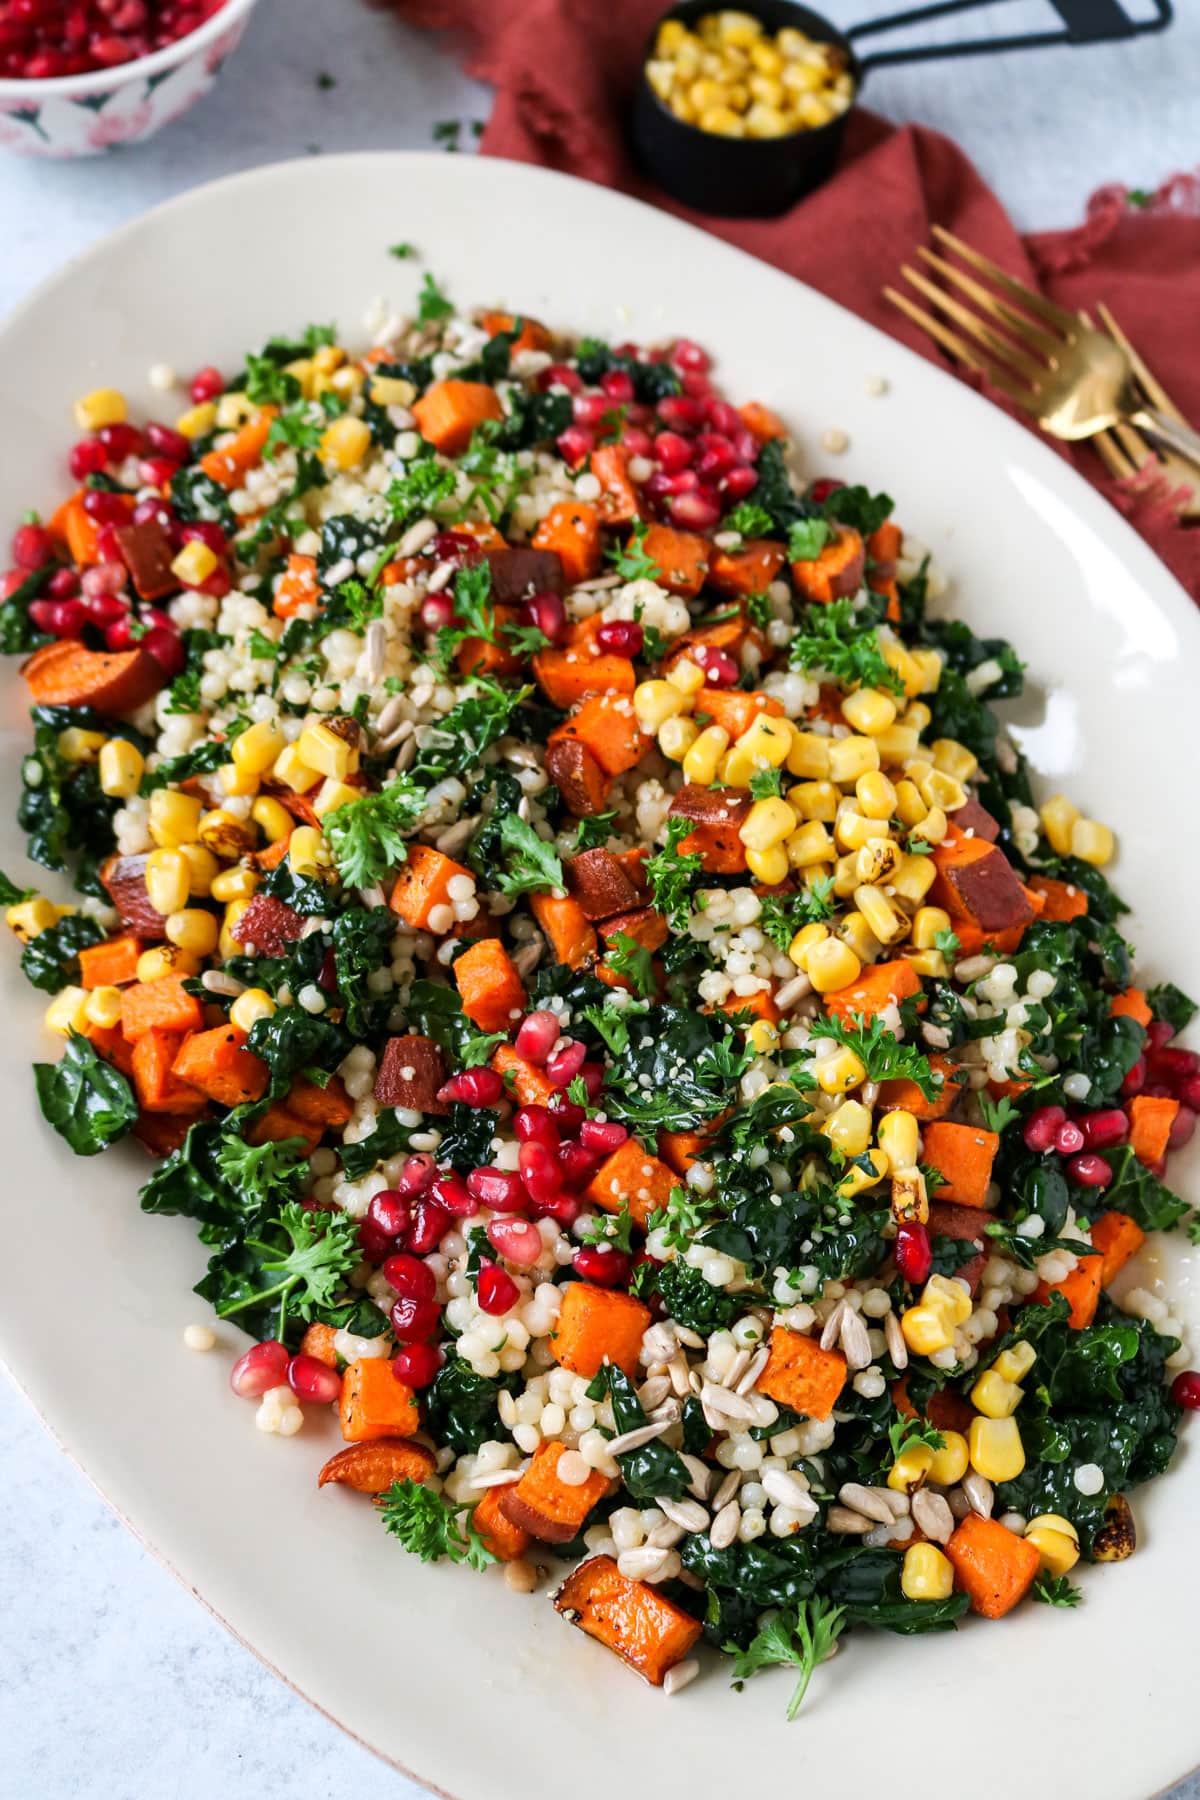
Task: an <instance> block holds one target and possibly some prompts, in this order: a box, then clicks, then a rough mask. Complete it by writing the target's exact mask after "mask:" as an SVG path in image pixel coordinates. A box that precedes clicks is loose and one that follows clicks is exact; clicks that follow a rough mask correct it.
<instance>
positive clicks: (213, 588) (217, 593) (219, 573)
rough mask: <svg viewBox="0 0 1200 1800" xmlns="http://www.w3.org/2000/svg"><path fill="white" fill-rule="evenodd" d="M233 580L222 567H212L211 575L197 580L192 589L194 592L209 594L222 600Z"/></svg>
mask: <svg viewBox="0 0 1200 1800" xmlns="http://www.w3.org/2000/svg"><path fill="white" fill-rule="evenodd" d="M232 586H233V582H232V581H231V580H230V578H229V576H228V574H227V573H226V571H225V570H224V569H214V570H213V572H212V574H211V575H207V576H205V578H204V580H203V581H198V582H197V583H196V584H195V586H194V587H193V589H192V592H193V593H194V594H209V595H211V596H212V598H213V599H214V600H223V599H224V598H225V596H226V594H227V593H228V592H229V590H230V588H231V587H232Z"/></svg>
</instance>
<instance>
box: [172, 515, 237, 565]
mask: <svg viewBox="0 0 1200 1800" xmlns="http://www.w3.org/2000/svg"><path fill="white" fill-rule="evenodd" d="M193 539H195V540H196V541H197V542H198V543H201V544H207V545H208V547H209V549H210V550H211V551H212V553H213V555H214V556H224V555H225V553H226V551H227V550H228V549H229V539H228V538H227V537H226V535H225V533H224V532H223V531H222V530H221V527H220V526H219V525H218V524H217V522H216V520H215V519H190V520H189V521H188V523H187V524H186V525H184V526H181V527H180V532H179V541H180V543H181V544H190V543H191V542H192V541H193Z"/></svg>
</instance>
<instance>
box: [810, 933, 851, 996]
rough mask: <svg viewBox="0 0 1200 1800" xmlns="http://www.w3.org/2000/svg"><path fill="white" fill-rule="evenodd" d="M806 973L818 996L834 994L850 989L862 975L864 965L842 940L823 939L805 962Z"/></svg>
mask: <svg viewBox="0 0 1200 1800" xmlns="http://www.w3.org/2000/svg"><path fill="white" fill-rule="evenodd" d="M804 973H805V974H806V975H807V976H808V979H809V980H810V981H811V982H812V984H813V986H814V988H815V989H816V990H817V992H818V994H834V993H836V992H837V990H838V988H844V987H849V985H850V983H851V982H852V981H857V980H858V978H859V976H860V975H861V974H862V964H861V963H860V962H859V960H858V958H857V956H855V954H854V952H853V950H851V948H850V946H849V944H844V943H843V942H842V940H841V939H840V938H836V937H827V938H822V940H821V942H820V943H819V944H814V945H813V947H812V949H811V950H810V951H809V952H808V955H807V956H806V958H805V961H804Z"/></svg>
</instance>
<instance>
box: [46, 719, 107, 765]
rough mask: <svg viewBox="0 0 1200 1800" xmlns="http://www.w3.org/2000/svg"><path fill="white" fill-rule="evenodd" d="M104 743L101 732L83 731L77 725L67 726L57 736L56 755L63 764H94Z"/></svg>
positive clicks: (103, 736)
mask: <svg viewBox="0 0 1200 1800" xmlns="http://www.w3.org/2000/svg"><path fill="white" fill-rule="evenodd" d="M106 742H107V739H106V738H105V734H104V733H103V732H102V731H84V730H83V729H82V728H81V727H80V726H78V725H68V727H67V729H66V730H65V731H60V732H59V734H58V745H57V747H58V754H59V755H60V756H61V757H62V759H63V761H64V762H69V763H90V762H95V760H96V758H97V757H98V756H99V754H100V752H101V750H102V749H103V748H104V745H105V743H106Z"/></svg>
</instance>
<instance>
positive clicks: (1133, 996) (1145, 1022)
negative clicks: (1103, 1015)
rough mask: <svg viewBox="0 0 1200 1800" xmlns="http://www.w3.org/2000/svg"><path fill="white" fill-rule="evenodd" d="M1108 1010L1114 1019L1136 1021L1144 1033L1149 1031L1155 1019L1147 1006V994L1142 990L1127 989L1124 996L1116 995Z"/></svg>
mask: <svg viewBox="0 0 1200 1800" xmlns="http://www.w3.org/2000/svg"><path fill="white" fill-rule="evenodd" d="M1108 1010H1109V1012H1110V1013H1111V1014H1112V1016H1113V1018H1114V1019H1134V1020H1136V1022H1137V1023H1138V1024H1139V1025H1140V1026H1141V1027H1142V1029H1143V1031H1145V1030H1146V1029H1147V1027H1148V1026H1149V1024H1150V1022H1151V1020H1152V1019H1153V1017H1154V1014H1153V1012H1151V1010H1150V1007H1149V1005H1148V1004H1147V1001H1146V996H1145V994H1143V992H1142V990H1141V988H1135V987H1130V988H1126V989H1125V992H1124V993H1123V994H1114V995H1113V997H1112V999H1111V1000H1110V1001H1109V1003H1108Z"/></svg>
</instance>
